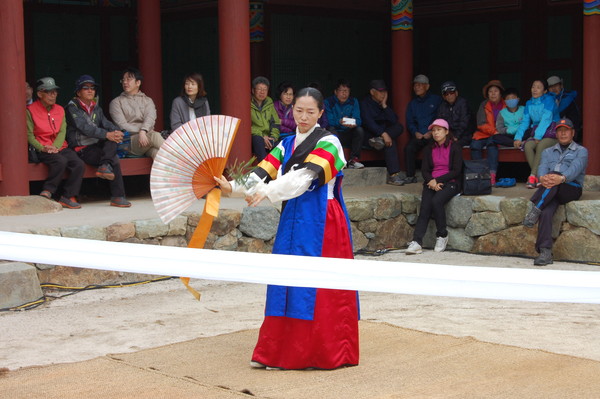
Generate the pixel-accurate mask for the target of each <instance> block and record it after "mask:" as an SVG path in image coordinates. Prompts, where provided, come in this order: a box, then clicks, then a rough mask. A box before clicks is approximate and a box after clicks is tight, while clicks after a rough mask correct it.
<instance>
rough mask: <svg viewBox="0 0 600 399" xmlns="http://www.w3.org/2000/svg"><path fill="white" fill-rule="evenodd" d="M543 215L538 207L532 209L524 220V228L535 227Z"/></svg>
mask: <svg viewBox="0 0 600 399" xmlns="http://www.w3.org/2000/svg"><path fill="white" fill-rule="evenodd" d="M541 214H542V210H541V209H540V208H538V207H537V206H534V207H533V208H531V210H530V211H529V213H528V214H527V215H525V219H523V226H525V227H533V226H534V225H535V224H536V222H537V221H538V219H539V218H540V215H541Z"/></svg>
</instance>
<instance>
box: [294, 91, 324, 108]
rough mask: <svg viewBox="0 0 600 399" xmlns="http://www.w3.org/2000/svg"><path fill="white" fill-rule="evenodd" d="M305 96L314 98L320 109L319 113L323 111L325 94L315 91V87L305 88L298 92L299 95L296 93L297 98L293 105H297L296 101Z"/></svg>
mask: <svg viewBox="0 0 600 399" xmlns="http://www.w3.org/2000/svg"><path fill="white" fill-rule="evenodd" d="M305 96H308V97H312V98H314V99H315V101H316V102H317V107H318V108H319V111H321V110H323V108H324V105H323V94H321V92H320V91H319V90H317V89H315V88H314V87H305V88H303V89H300V90H298V93H296V97H294V102H293V104H296V100H297V99H298V98H300V97H305Z"/></svg>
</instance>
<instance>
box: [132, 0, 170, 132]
mask: <svg viewBox="0 0 600 399" xmlns="http://www.w3.org/2000/svg"><path fill="white" fill-rule="evenodd" d="M137 4H138V6H137V16H138V56H139V63H140V67H139V69H140V71H141V72H142V75H143V76H144V81H143V83H142V91H143V92H144V93H145V94H146V95H147V96H148V97H150V98H151V99H152V100H153V101H154V105H156V114H157V118H156V127H155V128H154V129H155V130H157V131H159V132H160V131H161V130H162V129H164V123H163V115H164V113H163V84H162V78H163V77H162V46H161V38H160V0H144V1H138V2H137Z"/></svg>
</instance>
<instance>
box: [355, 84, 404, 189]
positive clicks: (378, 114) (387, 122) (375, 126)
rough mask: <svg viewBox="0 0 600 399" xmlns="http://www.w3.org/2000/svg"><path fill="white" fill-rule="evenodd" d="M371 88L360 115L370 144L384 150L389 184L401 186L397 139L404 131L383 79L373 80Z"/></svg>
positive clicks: (362, 104) (361, 105)
mask: <svg viewBox="0 0 600 399" xmlns="http://www.w3.org/2000/svg"><path fill="white" fill-rule="evenodd" d="M369 87H370V88H371V89H370V90H369V95H367V96H366V97H365V98H364V99H363V100H362V101H361V102H360V117H361V120H362V125H363V128H364V130H365V133H366V135H367V136H368V137H370V139H369V144H370V145H371V146H372V147H373V148H375V149H376V150H383V155H384V158H385V166H386V168H387V172H388V178H387V184H393V185H395V186H401V185H402V184H403V183H402V178H401V177H400V173H399V172H400V161H399V160H398V147H397V144H396V139H397V138H398V136H400V135H401V134H402V132H403V131H404V127H403V126H402V125H401V124H400V123H399V122H398V116H397V115H396V113H395V112H394V111H393V110H392V109H391V108H390V107H389V106H388V104H387V101H388V91H387V86H386V85H385V82H384V81H383V80H372V81H371V83H370V84H369Z"/></svg>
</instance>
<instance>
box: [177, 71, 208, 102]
mask: <svg viewBox="0 0 600 399" xmlns="http://www.w3.org/2000/svg"><path fill="white" fill-rule="evenodd" d="M186 80H193V81H194V82H196V84H197V85H198V97H206V90H204V79H203V78H202V75H200V74H199V73H198V72H192V73H188V74H187V75H185V76H184V78H183V85H182V88H181V96H182V97H185V96H187V94H185V81H186Z"/></svg>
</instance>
